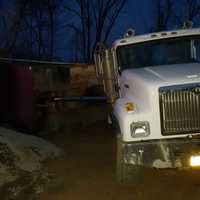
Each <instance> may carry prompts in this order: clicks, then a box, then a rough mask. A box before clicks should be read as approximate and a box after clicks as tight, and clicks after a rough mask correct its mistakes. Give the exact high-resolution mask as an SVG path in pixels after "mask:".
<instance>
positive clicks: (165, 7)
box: [150, 0, 177, 32]
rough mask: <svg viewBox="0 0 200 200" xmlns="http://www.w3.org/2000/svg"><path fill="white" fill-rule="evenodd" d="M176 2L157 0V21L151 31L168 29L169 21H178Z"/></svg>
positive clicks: (155, 15)
mask: <svg viewBox="0 0 200 200" xmlns="http://www.w3.org/2000/svg"><path fill="white" fill-rule="evenodd" d="M153 2H155V1H153ZM174 2H175V1H174V0H156V2H155V3H154V5H155V6H154V7H155V11H154V13H155V14H154V17H155V23H154V25H153V27H152V28H151V30H150V32H156V31H163V30H167V28H168V25H169V23H172V21H173V23H174V22H175V23H177V19H176V18H177V17H176V16H175V15H174V14H175V13H174V6H175V5H174ZM172 18H173V20H172Z"/></svg>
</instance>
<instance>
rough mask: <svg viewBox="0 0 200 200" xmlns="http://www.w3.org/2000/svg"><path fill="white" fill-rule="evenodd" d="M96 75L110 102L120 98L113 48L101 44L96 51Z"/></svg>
mask: <svg viewBox="0 0 200 200" xmlns="http://www.w3.org/2000/svg"><path fill="white" fill-rule="evenodd" d="M95 68H96V75H97V78H98V80H99V81H100V83H101V84H103V87H104V92H105V93H106V96H107V101H108V102H109V103H114V102H115V100H116V99H117V98H118V95H119V94H118V93H119V92H118V89H117V88H118V81H117V74H118V72H117V70H116V69H115V67H114V62H113V54H112V50H111V49H108V48H106V47H105V45H103V44H99V45H98V46H97V48H96V51H95Z"/></svg>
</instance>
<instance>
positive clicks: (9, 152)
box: [0, 128, 63, 200]
mask: <svg viewBox="0 0 200 200" xmlns="http://www.w3.org/2000/svg"><path fill="white" fill-rule="evenodd" d="M62 155H63V153H62V151H61V150H60V149H59V148H57V147H56V146H55V145H53V144H50V143H48V142H47V141H45V140H43V139H41V138H38V137H35V136H30V135H24V134H21V133H19V132H16V131H13V130H9V129H5V128H0V196H1V199H2V200H4V199H5V200H11V199H12V200H14V199H16V200H17V199H24V198H25V199H26V200H29V199H30V200H32V199H35V198H36V195H37V194H38V193H40V192H43V190H44V188H45V186H46V185H47V184H48V182H50V179H51V177H50V175H49V174H48V173H47V170H46V169H45V164H44V163H45V162H46V161H48V160H51V159H55V158H58V157H60V156H62ZM24 195H26V196H24ZM27 195H28V196H27Z"/></svg>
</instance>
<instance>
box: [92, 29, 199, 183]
mask: <svg viewBox="0 0 200 200" xmlns="http://www.w3.org/2000/svg"><path fill="white" fill-rule="evenodd" d="M95 66H96V72H97V77H98V78H99V80H100V81H102V82H103V85H104V90H105V93H106V95H107V99H108V102H110V103H111V105H112V108H113V109H112V122H113V125H114V127H115V130H116V132H117V177H118V180H119V181H120V182H126V181H127V180H129V179H131V180H132V179H134V180H138V178H140V177H141V175H142V169H143V168H146V167H148V168H149V167H151V168H158V169H160V168H179V169H187V168H194V167H199V166H200V29H193V28H184V29H181V30H176V31H166V32H158V33H150V34H146V35H138V36H136V35H135V34H134V31H133V30H128V32H127V33H126V34H125V36H124V38H122V39H120V40H117V41H116V42H115V43H114V45H113V46H112V48H107V47H105V46H104V45H102V44H99V45H98V47H97V49H96V53H95Z"/></svg>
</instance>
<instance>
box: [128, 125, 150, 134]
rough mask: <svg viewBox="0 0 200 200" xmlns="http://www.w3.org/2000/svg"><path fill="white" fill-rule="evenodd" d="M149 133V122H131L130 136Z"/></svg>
mask: <svg viewBox="0 0 200 200" xmlns="http://www.w3.org/2000/svg"><path fill="white" fill-rule="evenodd" d="M148 135H150V125H149V122H133V123H132V124H131V136H132V137H146V136H148Z"/></svg>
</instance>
